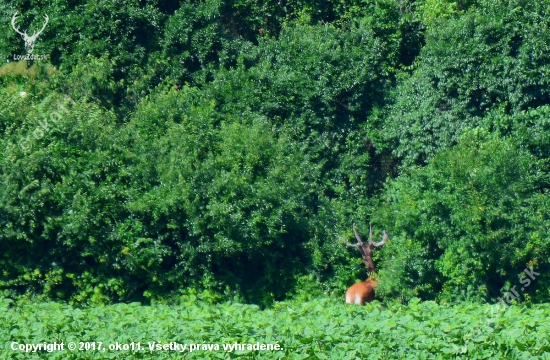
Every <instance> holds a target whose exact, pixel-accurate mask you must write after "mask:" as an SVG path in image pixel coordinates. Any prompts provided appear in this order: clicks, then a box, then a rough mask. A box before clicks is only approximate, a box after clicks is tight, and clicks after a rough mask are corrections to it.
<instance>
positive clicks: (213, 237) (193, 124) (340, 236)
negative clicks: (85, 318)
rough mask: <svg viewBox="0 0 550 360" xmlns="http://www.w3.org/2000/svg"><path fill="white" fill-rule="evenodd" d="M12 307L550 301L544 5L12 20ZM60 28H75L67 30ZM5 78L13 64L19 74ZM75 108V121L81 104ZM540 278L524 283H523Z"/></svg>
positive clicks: (2, 234)
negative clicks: (367, 240)
mask: <svg viewBox="0 0 550 360" xmlns="http://www.w3.org/2000/svg"><path fill="white" fill-rule="evenodd" d="M16 11H17V12H18V13H19V14H20V15H21V16H20V17H19V18H18V19H17V24H18V26H19V27H20V28H21V29H23V30H27V32H28V33H32V31H34V30H37V29H39V28H40V26H41V21H42V20H43V14H45V13H47V14H48V15H49V18H50V22H49V24H48V26H47V27H46V28H45V30H44V32H43V33H42V34H40V36H39V37H38V40H37V43H36V46H35V49H34V54H47V55H49V59H48V60H47V61H36V62H34V63H33V64H27V63H26V62H19V63H16V62H13V61H12V60H13V55H14V54H24V52H25V48H24V42H23V41H22V39H21V36H20V35H19V34H17V33H16V32H15V31H11V30H10V31H6V32H3V33H2V34H0V53H1V54H10V55H9V56H8V57H7V64H5V65H3V66H2V67H0V132H1V136H0V270H1V271H0V291H2V292H3V293H4V294H6V295H8V294H9V296H21V295H25V296H29V297H33V296H41V297H44V298H48V299H62V300H68V301H71V302H73V303H74V304H82V303H109V302H113V301H142V302H150V301H158V302H171V301H177V299H179V298H180V297H181V295H182V294H189V293H200V294H203V296H205V297H207V298H209V299H210V300H213V301H215V300H219V299H236V300H239V301H242V302H253V303H257V304H262V305H268V304H270V303H272V302H273V300H282V299H284V298H285V297H287V296H297V297H299V298H301V299H307V298H311V297H314V296H317V295H320V294H322V293H325V294H338V295H340V294H341V293H342V290H343V289H345V287H346V286H349V284H351V283H353V281H354V280H355V279H357V278H364V277H365V275H366V274H365V273H364V270H363V268H364V267H363V265H362V262H361V259H360V258H359V257H358V255H359V254H358V253H356V252H354V251H353V250H347V249H346V248H345V247H344V246H342V243H343V242H345V241H351V240H352V239H353V233H352V231H351V224H352V223H353V222H357V223H358V224H359V228H360V230H361V233H362V234H366V232H367V229H368V223H369V222H370V221H372V222H373V223H374V228H375V236H376V237H377V238H378V237H379V234H380V233H381V231H382V230H383V229H386V230H387V231H388V233H389V234H390V241H389V242H388V244H387V245H386V246H385V247H384V248H383V249H382V250H381V251H378V252H376V254H375V261H376V262H377V264H378V267H379V269H380V284H381V285H380V290H381V291H380V292H379V294H380V295H382V296H384V297H386V298H392V297H398V298H400V299H401V300H404V301H407V300H408V299H410V298H411V297H420V298H422V299H430V300H431V299H436V300H439V301H452V300H456V299H470V300H475V301H488V300H495V299H496V298H498V297H500V296H502V293H503V292H505V291H508V290H510V289H513V286H515V285H517V284H518V282H519V281H521V280H523V279H524V278H525V273H524V270H525V269H527V268H529V269H534V271H537V272H538V273H540V274H541V275H540V277H537V279H536V280H535V281H534V282H533V284H532V285H531V286H529V287H528V288H526V289H525V290H524V291H522V293H521V297H520V298H518V299H516V300H515V301H516V302H521V301H535V302H542V301H545V300H547V299H548V295H549V291H550V286H549V285H548V275H547V274H548V270H550V266H549V265H550V264H549V251H550V236H549V235H550V234H549V230H548V229H549V217H548V211H547V210H546V209H547V208H548V205H549V198H548V190H549V188H550V183H549V181H550V178H549V176H548V174H549V163H548V158H549V152H550V121H549V116H550V96H549V93H548V88H549V87H548V81H549V80H548V79H549V76H548V66H549V64H550V51H549V50H550V49H549V48H548V47H549V45H548V44H549V43H550V42H549V41H548V38H549V35H550V33H549V31H548V19H549V18H550V14H549V13H548V11H549V3H548V1H540V2H528V1H523V0H514V1H485V0H479V1H458V2H451V1H445V0H423V1H400V0H399V1H398V0H380V1H374V0H350V1H347V0H330V1H329V0H327V1H310V0H288V1H279V2H260V1H242V0H228V1H221V0H220V1H182V2H172V1H164V0H156V1H151V2H143V1H134V0H120V1H114V2H113V1H108V2H105V1H86V2H84V1H71V2H62V1H57V0H55V1H51V2H50V3H49V4H48V5H45V4H43V3H39V2H37V1H19V0H17V1H10V2H4V3H2V4H0V14H1V17H2V18H3V19H5V20H7V21H9V19H11V17H12V15H13V13H14V12H16ZM61 19H63V20H61ZM4 60H6V59H4ZM68 97H70V98H68ZM520 274H523V275H520Z"/></svg>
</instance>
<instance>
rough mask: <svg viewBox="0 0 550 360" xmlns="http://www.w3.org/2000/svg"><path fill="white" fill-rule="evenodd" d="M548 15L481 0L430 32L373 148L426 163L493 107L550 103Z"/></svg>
mask: <svg viewBox="0 0 550 360" xmlns="http://www.w3.org/2000/svg"><path fill="white" fill-rule="evenodd" d="M547 17H548V7H547V6H546V5H544V4H543V3H540V2H524V1H523V2H510V3H507V2H500V1H497V2H483V4H480V5H479V6H478V7H476V8H474V9H473V10H471V11H469V12H467V13H466V14H464V15H462V16H460V17H459V18H457V19H451V20H447V21H444V22H442V23H440V24H439V25H438V26H437V27H434V28H432V29H431V30H429V31H428V33H427V34H426V46H425V47H424V48H423V49H422V52H421V55H420V57H419V58H418V59H417V60H418V61H417V62H416V64H415V70H414V73H413V74H412V75H411V76H410V77H409V78H407V79H405V80H404V81H402V82H401V83H400V85H399V86H398V88H397V90H396V93H395V104H394V106H393V107H392V108H391V110H390V114H389V116H388V118H387V120H386V121H385V122H383V123H382V126H383V133H382V139H383V140H382V141H380V143H379V144H376V145H378V146H384V145H385V146H388V147H389V148H391V149H393V150H394V153H395V155H397V156H399V157H400V158H402V159H403V161H404V162H405V163H406V164H413V163H415V164H423V163H425V162H426V161H427V160H428V159H430V158H431V157H433V156H434V155H435V154H436V153H437V152H438V150H439V149H442V148H443V149H446V148H449V147H450V146H452V145H453V144H455V143H456V142H457V140H458V138H459V136H460V134H461V132H462V131H463V130H464V129H470V128H474V127H476V126H478V125H480V124H482V123H483V117H484V116H485V115H486V114H487V113H488V112H490V111H492V110H493V109H503V111H504V112H505V113H507V114H510V113H513V112H515V111H522V110H528V109H530V108H536V107H538V106H542V105H548V104H549V103H550V102H549V100H550V96H549V92H548V88H549V86H548V85H549V84H548V77H547V76H545V75H544V74H546V73H547V72H548V71H549V69H550V55H549V54H550V48H549V45H548V44H550V31H549V30H548V28H547V26H546V22H545V20H544V19H546V18H547ZM378 130H380V129H378Z"/></svg>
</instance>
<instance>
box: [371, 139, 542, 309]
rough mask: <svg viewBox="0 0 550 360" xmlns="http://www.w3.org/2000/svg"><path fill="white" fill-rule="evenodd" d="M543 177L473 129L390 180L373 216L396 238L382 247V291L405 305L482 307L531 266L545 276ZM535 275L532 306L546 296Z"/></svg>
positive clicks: (522, 156)
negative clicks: (414, 300) (434, 302)
mask: <svg viewBox="0 0 550 360" xmlns="http://www.w3.org/2000/svg"><path fill="white" fill-rule="evenodd" d="M542 170H545V166H544V164H542V163H541V162H540V161H538V160H537V159H536V158H535V157H533V156H532V155H531V154H529V153H528V152H526V151H525V150H523V149H521V148H518V147H516V146H515V145H514V144H513V142H512V141H511V140H509V139H508V140H505V139H501V138H499V137H496V136H493V135H489V134H486V133H484V132H483V131H480V132H477V131H476V132H468V133H467V134H466V135H464V136H463V138H462V139H461V141H460V142H459V143H458V145H457V146H455V147H453V148H452V149H450V150H444V151H442V152H440V153H439V154H438V155H437V156H436V157H435V158H434V159H433V160H432V161H431V162H430V163H429V164H428V165H427V166H426V167H423V168H420V167H418V168H417V167H414V168H411V169H409V170H408V171H407V172H406V173H404V174H403V175H401V176H400V177H399V178H397V179H395V180H393V181H391V182H390V183H389V184H388V185H387V188H386V190H385V193H384V196H382V197H381V200H382V201H381V203H380V204H379V205H378V208H377V211H376V218H377V220H378V221H381V222H383V223H385V224H392V232H393V233H394V235H393V237H392V238H391V240H392V241H391V242H390V243H388V244H387V246H386V247H385V249H383V251H386V253H385V255H384V261H383V263H382V265H380V267H381V268H383V270H381V271H380V274H381V277H382V279H383V281H381V282H380V283H381V286H382V289H383V291H385V292H386V293H387V294H389V293H394V294H398V295H400V296H402V297H403V298H405V299H407V298H410V297H411V296H419V297H422V298H424V299H435V298H437V299H438V300H447V301H450V300H460V299H477V300H480V299H484V300H487V299H490V298H492V299H495V298H497V297H499V296H501V291H502V290H507V289H508V288H509V287H510V286H511V285H515V284H518V283H519V279H518V275H519V274H521V273H522V272H523V270H524V269H525V268H527V267H529V266H530V267H534V268H536V271H537V272H540V273H541V274H544V273H546V272H547V270H546V269H548V266H549V264H548V252H549V251H550V243H549V242H548V238H549V237H548V235H549V234H548V223H549V218H548V216H547V211H545V209H546V207H547V206H548V202H549V197H548V194H547V193H546V192H541V191H539V190H538V189H540V184H541V183H546V184H547V180H548V179H547V176H546V171H542ZM545 179H546V180H545ZM546 186H547V185H546ZM539 270H540V271H539ZM542 277H543V276H542V275H541V279H540V281H539V282H537V284H536V285H535V286H533V287H530V288H529V289H528V294H529V296H532V297H533V298H534V299H538V300H540V299H542V298H544V297H546V296H547V289H546V286H545V285H544V283H545V280H543V279H542Z"/></svg>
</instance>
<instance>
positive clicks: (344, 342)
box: [0, 298, 550, 359]
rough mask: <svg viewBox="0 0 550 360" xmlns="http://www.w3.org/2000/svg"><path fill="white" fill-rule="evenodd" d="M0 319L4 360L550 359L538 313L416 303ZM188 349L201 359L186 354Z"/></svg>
mask: <svg viewBox="0 0 550 360" xmlns="http://www.w3.org/2000/svg"><path fill="white" fill-rule="evenodd" d="M0 310H1V314H2V315H1V316H0V319H1V320H2V321H1V322H0V337H1V338H2V339H5V340H8V339H9V341H8V342H7V343H6V344H5V349H4V353H5V354H8V356H9V357H10V358H11V359H38V358H43V357H44V356H47V357H48V358H51V359H121V358H128V357H131V358H133V359H175V358H182V357H184V358H186V359H205V358H208V359H232V358H235V357H239V358H242V359H306V358H308V359H309V358H311V359H356V358H359V359H367V358H368V359H385V358H392V359H456V358H457V357H458V358H464V359H481V358H483V359H487V358H494V359H497V358H500V359H504V358H507V359H511V358H513V359H535V358H546V357H547V356H548V352H550V345H549V341H548V336H549V332H550V329H548V323H547V322H546V317H547V316H548V315H550V314H549V309H548V307H547V306H545V305H535V306H533V307H530V308H525V307H509V308H504V307H503V306H501V307H497V306H495V305H493V306H490V305H484V306H480V305H473V304H470V303H464V304H460V305H454V306H449V305H437V304H436V303H434V302H424V303H419V302H418V299H416V300H413V301H411V303H410V304H409V306H407V307H405V306H401V305H396V306H389V307H387V308H383V307H382V306H381V305H380V303H378V302H375V303H371V304H368V305H367V306H366V307H365V308H363V307H354V306H345V305H342V304H339V302H338V301H336V300H329V299H318V300H316V301H313V302H306V303H300V304H296V303H277V304H276V305H275V306H274V307H273V309H270V310H264V311H260V310H259V309H258V307H256V306H251V305H241V304H227V303H225V304H219V305H216V306H207V305H204V304H200V303H193V302H192V301H190V302H185V303H183V304H182V305H181V306H175V307H168V306H151V307H145V306H139V304H135V303H133V304H118V305H112V306H107V307H92V308H86V309H74V308H71V307H69V306H66V305H60V304H56V303H40V304H32V305H30V304H27V305H15V306H14V305H13V302H11V300H9V299H5V298H4V299H1V302H0ZM13 341H15V342H17V343H19V344H38V343H42V342H47V343H53V342H54V341H56V342H57V343H61V342H63V343H64V347H65V350H64V351H54V352H51V353H47V352H45V351H39V352H37V353H30V354H25V353H24V352H21V351H13V350H11V348H10V347H11V345H12V342H13ZM71 341H74V342H76V343H77V346H78V347H80V344H79V343H80V342H82V343H84V346H85V343H86V342H89V343H94V344H88V345H89V346H93V345H95V346H96V348H97V347H99V346H100V345H99V342H101V346H102V349H106V350H105V351H97V350H96V351H94V350H87V351H86V350H82V351H69V350H67V347H68V344H69V342H71ZM117 342H118V343H119V344H122V345H123V344H131V343H132V342H134V348H136V346H137V345H135V343H137V342H139V343H140V346H141V349H142V350H141V351H139V352H138V351H134V352H132V351H131V350H126V351H124V350H109V348H108V347H109V345H114V344H116V343H117ZM153 342H157V343H158V342H161V343H162V344H169V343H171V342H176V343H178V344H181V345H187V350H186V351H185V352H184V353H179V352H176V351H173V350H172V351H170V350H155V351H153V352H151V351H150V350H149V343H153ZM235 343H239V344H256V343H260V344H279V345H280V347H281V350H279V351H275V350H271V351H268V350H263V351H261V350H260V351H257V350H256V351H254V350H237V351H231V352H230V351H229V350H225V351H224V349H223V344H231V345H234V344H235ZM191 344H194V345H197V344H198V345H200V347H201V349H200V350H196V348H195V350H194V351H192V352H190V351H189V347H190V346H191ZM17 345H18V344H16V346H17ZM206 345H210V346H211V349H212V350H206ZM215 345H218V347H219V350H213V349H215ZM202 346H205V349H202ZM83 349H84V348H83Z"/></svg>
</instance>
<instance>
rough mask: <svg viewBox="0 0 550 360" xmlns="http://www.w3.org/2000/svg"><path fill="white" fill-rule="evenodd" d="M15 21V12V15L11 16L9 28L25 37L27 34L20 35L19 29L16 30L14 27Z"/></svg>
mask: <svg viewBox="0 0 550 360" xmlns="http://www.w3.org/2000/svg"><path fill="white" fill-rule="evenodd" d="M15 19H17V11H16V12H15V14H13V16H12V18H11V27H12V28H13V30H15V31H16V32H17V33H18V34H19V35H23V36H27V33H26V32H24V33H22V32H21V31H19V29H17V28H16V27H15Z"/></svg>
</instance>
